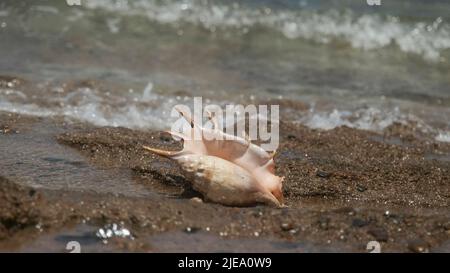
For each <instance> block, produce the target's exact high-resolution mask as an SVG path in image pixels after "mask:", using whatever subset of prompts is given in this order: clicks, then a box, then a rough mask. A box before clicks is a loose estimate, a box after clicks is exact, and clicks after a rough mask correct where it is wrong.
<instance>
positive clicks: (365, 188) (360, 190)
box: [356, 184, 367, 192]
mask: <svg viewBox="0 0 450 273" xmlns="http://www.w3.org/2000/svg"><path fill="white" fill-rule="evenodd" d="M356 189H357V190H358V191H359V192H365V191H366V190H367V187H366V186H363V185H360V184H358V185H356Z"/></svg>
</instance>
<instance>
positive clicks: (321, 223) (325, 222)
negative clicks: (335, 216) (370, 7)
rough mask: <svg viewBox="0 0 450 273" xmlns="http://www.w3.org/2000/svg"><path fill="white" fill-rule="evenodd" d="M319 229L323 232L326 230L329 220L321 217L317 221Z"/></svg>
mask: <svg viewBox="0 0 450 273" xmlns="http://www.w3.org/2000/svg"><path fill="white" fill-rule="evenodd" d="M318 224H319V227H320V228H321V229H323V230H327V229H328V227H329V225H330V218H326V217H321V218H320V219H319V221H318Z"/></svg>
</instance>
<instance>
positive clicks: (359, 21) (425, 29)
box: [85, 0, 450, 61]
mask: <svg viewBox="0 0 450 273" xmlns="http://www.w3.org/2000/svg"><path fill="white" fill-rule="evenodd" d="M85 6H86V7H87V8H88V9H102V10H106V11H110V12H115V13H118V14H121V15H141V16H146V17H147V18H148V19H150V20H151V21H154V22H157V23H160V24H172V25H174V26H180V25H181V24H182V23H190V24H193V25H199V26H202V27H204V28H206V29H208V30H210V31H211V32H216V31H219V30H221V29H225V28H227V29H228V28H232V29H238V30H240V31H241V32H242V33H247V32H248V31H249V30H251V28H252V27H255V26H262V27H266V28H269V29H272V30H275V31H277V32H280V33H282V34H283V35H284V36H285V37H286V38H288V39H298V38H301V39H306V40H312V41H314V42H318V43H325V44H326V43H330V42H332V41H334V40H343V41H346V42H347V43H348V44H350V45H351V46H352V47H354V48H358V49H363V50H373V49H380V48H384V47H387V46H390V45H394V46H396V47H397V48H398V49H400V50H401V51H403V52H406V53H412V54H417V55H420V56H422V57H423V58H424V59H426V60H429V61H439V60H442V58H444V57H443V53H444V51H447V50H449V49H450V24H449V23H448V22H444V20H443V19H442V17H437V18H435V20H434V21H433V22H429V23H426V22H403V21H401V20H400V19H399V18H398V17H395V16H380V15H376V14H363V15H355V14H354V13H352V12H350V11H346V12H338V11H335V10H331V11H328V12H322V13H320V12H317V11H311V10H307V11H306V10H302V9H292V10H285V9H284V10H272V9H270V8H267V7H265V8H259V9H255V8H250V7H247V6H244V5H239V4H237V3H234V4H230V5H224V4H218V3H214V4H213V3H211V2H210V1H195V0H185V1H164V2H161V1H152V0H149V1H148V0H145V1H144V0H135V1H110V0H90V1H86V4H85ZM111 22H112V23H114V22H115V23H117V21H111ZM112 23H111V24H110V30H111V31H112V32H118V31H120V28H119V27H118V26H117V24H112Z"/></svg>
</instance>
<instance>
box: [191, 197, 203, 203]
mask: <svg viewBox="0 0 450 273" xmlns="http://www.w3.org/2000/svg"><path fill="white" fill-rule="evenodd" d="M190 201H191V202H194V203H203V200H202V199H201V198H199V197H192V198H191V199H190Z"/></svg>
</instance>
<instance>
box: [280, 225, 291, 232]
mask: <svg viewBox="0 0 450 273" xmlns="http://www.w3.org/2000/svg"><path fill="white" fill-rule="evenodd" d="M280 227H281V229H282V230H284V231H289V230H291V229H292V224H291V223H281V225H280Z"/></svg>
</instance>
